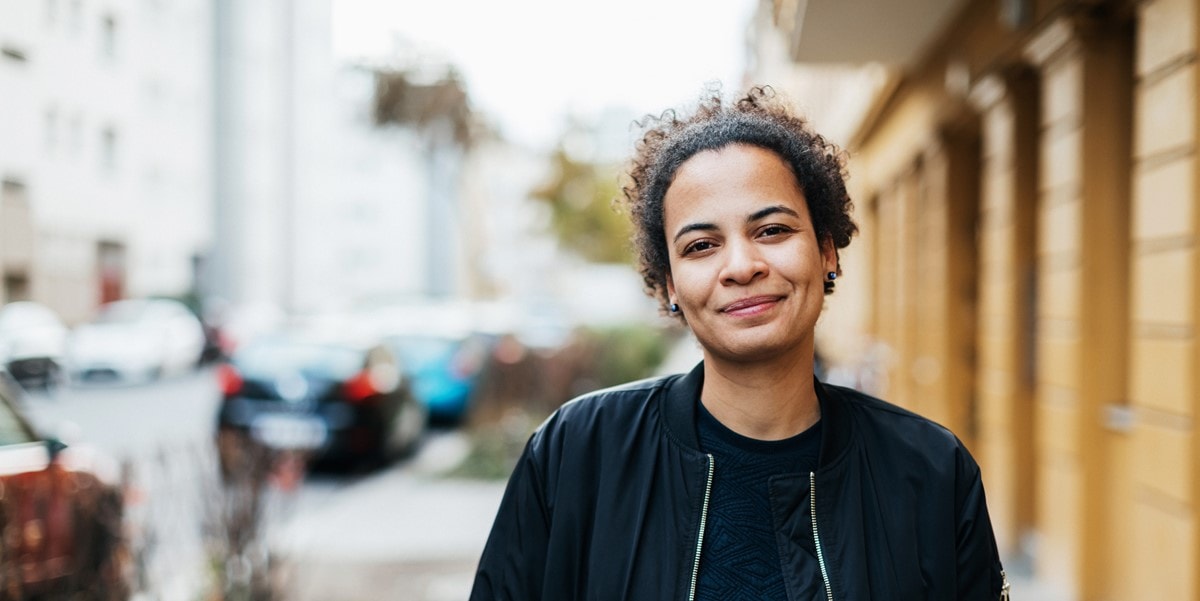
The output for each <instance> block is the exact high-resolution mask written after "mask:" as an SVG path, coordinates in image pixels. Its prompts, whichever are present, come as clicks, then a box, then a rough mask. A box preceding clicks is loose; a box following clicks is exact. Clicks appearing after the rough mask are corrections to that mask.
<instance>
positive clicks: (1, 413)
mask: <svg viewBox="0 0 1200 601" xmlns="http://www.w3.org/2000/svg"><path fill="white" fill-rule="evenodd" d="M36 441H37V437H36V436H34V434H33V432H30V431H29V428H28V426H26V425H25V422H23V421H21V419H20V417H18V416H17V412H16V411H14V410H13V408H12V406H11V405H10V404H9V402H8V400H7V399H5V398H4V397H3V396H0V446H5V445H11V444H22V443H28V442H36Z"/></svg>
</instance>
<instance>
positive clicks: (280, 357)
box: [233, 341, 364, 380]
mask: <svg viewBox="0 0 1200 601" xmlns="http://www.w3.org/2000/svg"><path fill="white" fill-rule="evenodd" d="M233 363H234V365H236V366H237V368H238V370H239V371H241V372H242V374H243V375H247V376H250V377H254V376H256V375H275V374H279V373H280V372H288V371H299V372H302V373H304V374H307V375H311V376H316V377H323V378H331V379H338V380H340V379H345V378H349V377H350V376H353V375H354V374H356V373H358V372H359V371H361V370H362V369H363V367H364V356H363V353H362V351H359V350H357V349H352V348H346V347H340V346H333V345H326V344H314V343H301V342H289V341H259V342H256V343H254V344H251V345H250V346H248V347H246V348H244V349H242V350H240V351H238V352H237V354H235V355H234V358H233Z"/></svg>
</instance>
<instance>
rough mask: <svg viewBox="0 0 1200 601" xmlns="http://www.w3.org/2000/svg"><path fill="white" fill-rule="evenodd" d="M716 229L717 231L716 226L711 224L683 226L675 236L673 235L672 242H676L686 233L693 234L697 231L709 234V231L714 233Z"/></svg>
mask: <svg viewBox="0 0 1200 601" xmlns="http://www.w3.org/2000/svg"><path fill="white" fill-rule="evenodd" d="M716 229H717V226H716V225H714V224H712V223H690V224H688V225H685V226H683V227H681V228H679V232H678V233H677V234H675V238H674V240H673V242H678V241H679V238H680V237H682V236H683V235H684V234H686V233H688V232H694V231H697V230H700V231H705V232H711V231H715V230H716Z"/></svg>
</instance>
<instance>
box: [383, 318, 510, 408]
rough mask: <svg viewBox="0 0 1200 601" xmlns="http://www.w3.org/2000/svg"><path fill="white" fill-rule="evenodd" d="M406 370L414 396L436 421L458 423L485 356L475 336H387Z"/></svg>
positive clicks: (481, 339)
mask: <svg viewBox="0 0 1200 601" xmlns="http://www.w3.org/2000/svg"><path fill="white" fill-rule="evenodd" d="M387 342H388V344H389V345H390V346H391V348H392V350H393V352H395V353H396V355H397V356H399V357H400V361H401V363H402V364H403V366H404V369H405V371H406V372H407V373H408V375H409V378H410V380H411V383H412V389H413V394H414V396H416V397H417V399H418V400H419V401H421V402H422V403H423V404H424V405H425V407H426V409H428V411H429V418H430V419H431V420H432V421H434V422H438V423H450V424H455V423H459V422H461V421H462V420H463V418H464V417H465V416H466V414H467V412H468V411H469V410H470V407H471V399H472V396H473V395H474V392H475V387H476V384H477V383H478V382H479V375H480V372H482V371H483V366H484V360H485V359H486V357H487V343H486V342H485V341H484V339H483V338H481V337H479V336H468V337H465V338H454V337H450V336H437V335H429V334H400V335H394V336H391V337H389V338H388V339H387Z"/></svg>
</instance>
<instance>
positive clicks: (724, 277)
mask: <svg viewBox="0 0 1200 601" xmlns="http://www.w3.org/2000/svg"><path fill="white" fill-rule="evenodd" d="M725 248H726V252H725V263H724V265H722V269H721V283H723V284H749V283H750V282H752V281H754V280H755V278H758V277H759V276H761V275H763V274H765V273H767V262H766V260H765V259H764V258H763V256H762V252H761V250H760V249H759V248H758V246H757V245H756V244H754V243H753V242H751V241H749V240H739V241H729V242H727V243H726V247H725Z"/></svg>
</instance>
